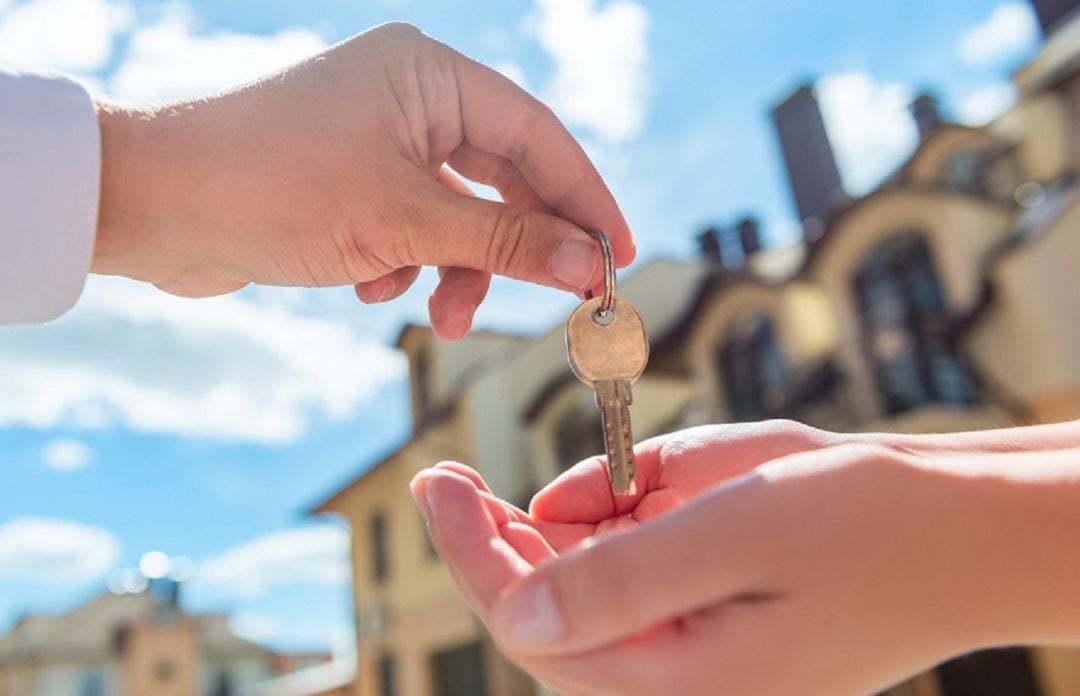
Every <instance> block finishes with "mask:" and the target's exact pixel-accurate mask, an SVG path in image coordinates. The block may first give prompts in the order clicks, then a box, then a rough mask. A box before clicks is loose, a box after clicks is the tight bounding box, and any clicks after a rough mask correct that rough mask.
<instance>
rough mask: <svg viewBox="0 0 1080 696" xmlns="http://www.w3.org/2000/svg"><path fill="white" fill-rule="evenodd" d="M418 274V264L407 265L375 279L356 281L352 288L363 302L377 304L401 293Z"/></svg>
mask: <svg viewBox="0 0 1080 696" xmlns="http://www.w3.org/2000/svg"><path fill="white" fill-rule="evenodd" d="M419 275H420V268H419V266H407V267H405V268H399V269H397V270H395V271H392V272H390V273H387V274H386V275H384V276H382V277H380V278H376V279H375V280H369V281H365V282H363V283H356V284H355V285H354V286H353V290H354V291H355V292H356V299H358V300H360V301H361V302H363V303H364V304H378V303H379V302H386V301H388V300H392V299H394V298H396V297H400V296H401V295H403V294H404V293H405V291H406V290H408V289H409V288H410V287H412V284H413V283H414V282H415V281H416V278H417V276H419Z"/></svg>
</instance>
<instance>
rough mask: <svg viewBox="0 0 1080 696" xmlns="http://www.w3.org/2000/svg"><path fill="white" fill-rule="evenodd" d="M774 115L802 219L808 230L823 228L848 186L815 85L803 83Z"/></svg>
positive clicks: (778, 106) (777, 107) (796, 203)
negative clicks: (815, 91)
mask: <svg viewBox="0 0 1080 696" xmlns="http://www.w3.org/2000/svg"><path fill="white" fill-rule="evenodd" d="M772 118H773V123H774V124H775V125H776V133H777V136H778V137H779V140H780V151H781V152H782V153H783V156H784V164H785V165H786V166H787V172H788V181H789V183H790V184H791V192H792V194H793V195H794V198H795V207H796V209H797V210H798V213H799V219H800V221H802V223H803V227H804V229H806V230H809V229H811V228H813V229H816V228H820V227H821V226H822V225H823V224H824V222H825V220H826V219H827V218H828V216H829V212H830V211H831V210H832V209H833V208H834V207H835V206H836V205H838V204H839V203H840V202H842V201H843V200H844V187H843V185H842V184H841V182H840V170H839V169H837V166H836V157H835V156H834V154H833V149H832V144H831V143H830V142H829V134H828V132H826V130H825V119H824V118H822V116H821V107H820V105H819V104H818V100H817V95H816V94H815V93H814V88H813V86H812V85H810V84H804V85H801V86H800V87H799V88H798V89H796V90H795V91H794V92H793V93H792V94H791V96H789V97H788V98H786V99H784V101H782V102H780V103H779V104H777V105H776V106H775V107H774V108H773V110H772Z"/></svg>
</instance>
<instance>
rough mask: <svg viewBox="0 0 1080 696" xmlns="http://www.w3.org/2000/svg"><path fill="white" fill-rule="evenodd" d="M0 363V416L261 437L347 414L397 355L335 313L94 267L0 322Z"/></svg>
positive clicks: (390, 374)
mask: <svg viewBox="0 0 1080 696" xmlns="http://www.w3.org/2000/svg"><path fill="white" fill-rule="evenodd" d="M0 364H2V365H3V366H4V369H3V370H0V394H3V395H4V398H3V399H0V427H2V426H5V425H25V426H31V427H37V428H47V427H56V426H68V427H103V426H107V425H111V424H117V423H120V424H123V425H125V426H127V427H128V428H131V429H133V430H138V431H144V432H152V433H165V434H174V435H182V436H189V437H202V438H214V439H226V440H247V441H253V442H265V443H274V442H288V441H292V440H294V439H296V438H298V437H300V436H302V435H303V434H304V432H305V431H306V430H307V428H308V427H309V426H310V424H311V422H312V420H313V419H315V418H317V417H322V418H326V419H330V420H334V421H339V420H342V419H344V418H347V417H349V416H350V415H351V414H352V413H354V412H355V410H356V409H357V408H358V407H359V406H360V404H361V403H362V402H364V401H365V400H367V399H369V398H371V397H372V396H373V395H374V394H375V393H376V391H377V390H378V389H380V388H381V387H382V386H384V385H386V384H387V383H388V382H390V381H393V380H396V379H398V378H400V377H401V376H402V375H403V374H404V360H403V358H402V357H401V356H400V355H398V354H397V353H396V352H394V351H392V350H390V349H389V348H386V347H384V346H382V345H380V344H377V343H375V342H371V341H365V340H361V339H360V338H358V337H357V336H355V335H354V334H353V332H352V331H351V330H350V329H349V328H348V327H347V326H345V325H344V324H342V323H339V322H336V321H331V320H328V319H320V318H312V317H304V316H300V315H298V314H296V313H293V312H290V311H289V310H287V309H284V308H282V307H273V306H261V305H258V304H256V303H254V302H252V301H250V300H248V299H245V298H243V297H238V296H235V295H233V296H226V297H218V298H211V299H205V300H186V299H182V298H178V297H173V296H171V295H166V294H165V293H162V292H160V291H158V290H156V289H155V288H153V287H151V286H149V285H143V284H138V283H134V282H131V281H126V280H123V279H119V278H104V277H93V278H91V280H90V282H89V283H88V286H87V289H86V292H85V293H84V296H83V298H82V300H81V302H80V303H79V305H78V306H77V307H76V308H75V309H74V310H73V311H71V312H69V313H68V314H67V315H66V316H64V317H62V318H61V319H59V320H58V321H56V322H53V323H52V324H49V325H46V326H36V327H8V328H6V329H5V330H4V332H3V333H0Z"/></svg>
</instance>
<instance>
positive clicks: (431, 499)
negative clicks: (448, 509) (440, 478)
mask: <svg viewBox="0 0 1080 696" xmlns="http://www.w3.org/2000/svg"><path fill="white" fill-rule="evenodd" d="M424 500H426V501H427V507H426V513H425V515H424V517H426V518H427V519H429V520H430V519H431V515H432V514H434V513H435V496H434V495H432V494H431V486H424Z"/></svg>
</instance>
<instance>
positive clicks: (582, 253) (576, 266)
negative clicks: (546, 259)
mask: <svg viewBox="0 0 1080 696" xmlns="http://www.w3.org/2000/svg"><path fill="white" fill-rule="evenodd" d="M599 263H600V249H599V248H598V247H597V246H596V245H595V244H592V243H590V242H582V241H579V240H577V239H567V240H566V241H565V242H563V243H562V246H560V247H559V249H558V251H556V252H555V256H554V257H553V258H552V259H551V277H553V278H554V279H555V280H557V281H559V282H560V283H563V284H564V285H569V286H570V287H572V288H577V289H579V290H581V289H584V288H585V287H586V286H587V285H589V282H590V281H591V280H592V279H593V275H595V273H596V266H597V265H598V264H599Z"/></svg>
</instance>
